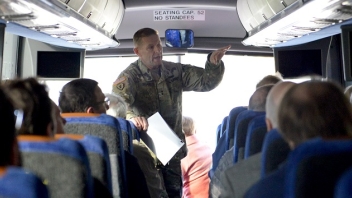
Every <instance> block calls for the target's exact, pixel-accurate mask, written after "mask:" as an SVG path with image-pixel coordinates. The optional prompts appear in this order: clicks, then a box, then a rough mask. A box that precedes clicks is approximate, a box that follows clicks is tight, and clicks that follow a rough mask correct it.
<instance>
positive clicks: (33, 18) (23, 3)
mask: <svg viewBox="0 0 352 198" xmlns="http://www.w3.org/2000/svg"><path fill="white" fill-rule="evenodd" d="M117 1H121V0H117ZM120 9H122V10H123V11H122V12H123V13H124V8H120ZM117 12H118V11H117ZM120 12H121V10H120ZM0 17H1V19H2V20H4V21H5V22H7V23H9V24H11V25H17V26H19V27H22V28H27V29H29V30H31V31H33V32H31V34H38V33H39V34H46V35H49V36H50V38H52V39H56V40H57V39H60V41H56V42H55V44H56V45H58V43H63V45H65V44H64V43H67V42H70V43H74V44H76V45H78V46H80V47H81V48H85V49H86V50H96V49H103V48H109V47H117V46H119V42H118V41H116V40H114V39H112V38H113V36H114V34H115V33H116V31H117V28H118V27H116V28H114V29H113V30H112V31H108V30H105V29H104V27H100V26H99V25H98V24H96V23H93V22H92V21H90V20H89V19H88V18H89V17H87V18H86V17H83V16H82V15H81V14H80V13H78V12H77V11H75V10H74V9H71V8H70V7H69V6H68V5H66V4H65V3H64V2H61V1H59V0H1V2H0ZM117 25H119V24H117ZM17 29H18V31H17V32H12V33H14V34H18V35H21V33H23V32H24V31H21V28H17ZM17 29H16V30H17ZM22 30H23V29H22ZM21 36H23V35H21ZM24 36H27V35H24ZM28 37H30V35H28ZM37 38H39V40H40V36H37ZM37 40H38V39H37ZM40 41H42V42H47V41H45V40H40ZM61 41H62V42H61ZM49 43H50V42H49Z"/></svg>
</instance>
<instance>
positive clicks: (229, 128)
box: [224, 107, 247, 153]
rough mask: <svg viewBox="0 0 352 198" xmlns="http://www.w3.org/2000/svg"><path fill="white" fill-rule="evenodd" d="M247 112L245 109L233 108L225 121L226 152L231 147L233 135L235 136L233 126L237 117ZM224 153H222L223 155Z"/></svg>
mask: <svg viewBox="0 0 352 198" xmlns="http://www.w3.org/2000/svg"><path fill="white" fill-rule="evenodd" d="M245 110H247V107H235V108H233V109H232V110H231V111H230V113H229V117H228V119H227V130H226V132H225V135H226V150H225V151H227V150H229V149H230V148H231V147H232V146H233V141H234V135H235V126H236V120H237V117H238V115H239V114H240V113H241V112H243V111H245ZM225 151H224V153H225Z"/></svg>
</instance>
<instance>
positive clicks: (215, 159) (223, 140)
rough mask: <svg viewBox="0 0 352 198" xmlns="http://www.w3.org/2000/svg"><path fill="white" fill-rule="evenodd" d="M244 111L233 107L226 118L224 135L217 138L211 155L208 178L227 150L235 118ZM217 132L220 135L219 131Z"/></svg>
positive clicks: (211, 175)
mask: <svg viewBox="0 0 352 198" xmlns="http://www.w3.org/2000/svg"><path fill="white" fill-rule="evenodd" d="M246 109H247V108H246V107H235V108H233V109H232V110H231V111H230V114H229V115H228V118H227V119H226V120H227V127H226V130H225V134H224V135H222V136H221V137H220V138H219V140H218V143H217V145H216V148H215V151H214V153H213V154H212V167H211V169H210V171H209V177H210V178H212V177H213V174H214V171H215V170H216V168H217V167H218V164H219V161H220V159H221V157H222V156H223V155H224V153H225V152H226V151H227V150H229V137H230V136H231V135H230V131H232V129H234V128H235V127H234V124H235V122H236V118H237V116H238V115H239V114H240V113H241V112H242V111H245V110H246ZM219 132H220V133H221V129H220V131H219Z"/></svg>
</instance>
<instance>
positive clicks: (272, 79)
mask: <svg viewBox="0 0 352 198" xmlns="http://www.w3.org/2000/svg"><path fill="white" fill-rule="evenodd" d="M279 82H282V79H281V78H279V77H278V76H274V75H267V76H265V77H264V78H263V79H261V80H260V81H259V82H258V83H257V85H256V86H255V87H256V88H257V89H258V88H259V87H261V86H264V85H271V84H272V85H274V84H276V83H279Z"/></svg>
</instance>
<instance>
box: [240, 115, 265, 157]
mask: <svg viewBox="0 0 352 198" xmlns="http://www.w3.org/2000/svg"><path fill="white" fill-rule="evenodd" d="M266 132H267V128H266V123H265V115H262V116H258V117H255V118H253V120H252V121H250V123H249V124H248V130H247V137H246V144H245V150H244V158H245V159H246V158H248V157H249V156H251V155H254V154H256V153H259V152H260V151H261V150H262V146H263V141H264V137H265V134H266Z"/></svg>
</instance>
